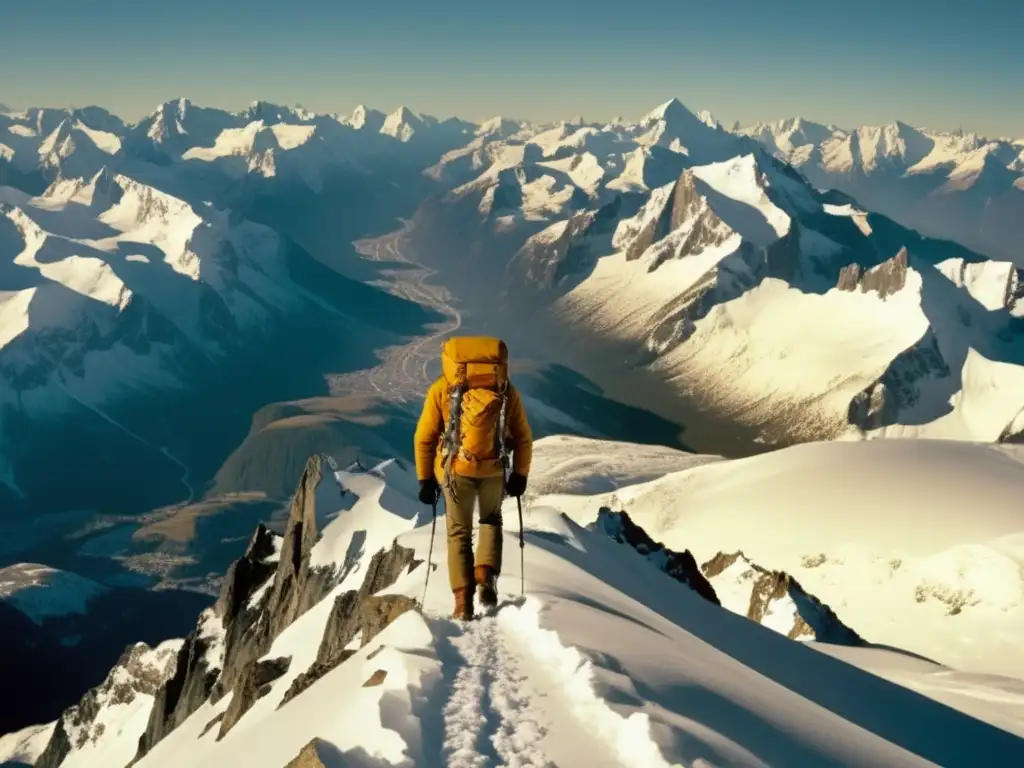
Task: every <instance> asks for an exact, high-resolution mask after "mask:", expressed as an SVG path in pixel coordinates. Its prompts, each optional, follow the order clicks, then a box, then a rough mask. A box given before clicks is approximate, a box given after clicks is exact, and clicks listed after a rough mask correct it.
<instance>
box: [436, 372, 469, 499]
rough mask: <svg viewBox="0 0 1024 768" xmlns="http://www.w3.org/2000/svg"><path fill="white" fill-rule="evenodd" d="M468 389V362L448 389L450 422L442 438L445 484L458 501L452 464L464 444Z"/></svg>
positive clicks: (452, 496)
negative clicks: (463, 430)
mask: <svg viewBox="0 0 1024 768" xmlns="http://www.w3.org/2000/svg"><path fill="white" fill-rule="evenodd" d="M465 390H466V364H465V363H462V364H460V365H459V367H458V381H457V383H456V384H455V385H454V386H452V387H451V388H450V389H449V391H448V423H447V424H446V425H445V430H444V435H443V436H442V438H441V451H442V454H441V455H442V456H444V484H445V488H446V489H447V490H448V493H449V494H451V498H452V501H457V497H456V493H455V480H454V475H455V473H454V472H452V464H453V462H454V461H455V457H456V456H457V455H458V453H459V449H460V447H461V445H462V395H463V393H464V392H465Z"/></svg>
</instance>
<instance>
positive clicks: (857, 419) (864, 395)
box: [847, 328, 952, 430]
mask: <svg viewBox="0 0 1024 768" xmlns="http://www.w3.org/2000/svg"><path fill="white" fill-rule="evenodd" d="M951 373H952V372H951V371H950V368H949V366H948V365H947V364H946V359H945V358H944V357H943V356H942V351H941V350H940V349H939V342H938V339H937V338H936V337H935V332H934V331H933V330H932V329H931V328H929V329H928V330H927V331H926V332H925V334H924V336H922V337H921V338H920V339H919V340H918V341H917V342H916V343H915V344H914V345H913V346H911V347H908V348H907V349H905V350H903V351H902V352H900V354H898V355H897V356H896V357H895V358H893V360H892V362H891V363H889V366H888V367H887V368H886V369H885V372H884V373H882V375H881V376H879V377H878V379H876V380H875V381H873V382H872V383H871V384H869V385H868V386H867V387H865V388H864V389H863V390H861V391H860V392H858V393H857V394H856V395H854V397H853V398H852V399H851V400H850V406H849V408H848V412H847V420H848V421H849V423H850V424H853V425H855V426H857V427H859V428H860V429H864V430H867V429H878V428H879V427H886V426H889V425H891V424H895V423H897V422H898V421H899V418H900V414H901V411H902V410H903V409H905V408H909V407H910V406H912V405H914V404H915V403H917V402H918V400H919V399H920V396H921V395H920V390H919V384H920V383H921V382H922V381H924V380H925V379H930V378H942V377H945V376H949V375H951Z"/></svg>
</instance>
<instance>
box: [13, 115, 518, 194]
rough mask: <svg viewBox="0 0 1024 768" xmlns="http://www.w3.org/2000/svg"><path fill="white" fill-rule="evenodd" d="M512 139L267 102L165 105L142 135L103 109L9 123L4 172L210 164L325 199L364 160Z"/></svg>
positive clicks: (459, 126) (404, 118)
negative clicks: (277, 180)
mask: <svg viewBox="0 0 1024 768" xmlns="http://www.w3.org/2000/svg"><path fill="white" fill-rule="evenodd" d="M510 129H511V128H510V126H509V123H508V121H502V120H500V119H498V120H497V122H496V123H495V122H493V121H492V122H491V123H485V124H484V125H483V126H481V127H479V128H478V126H476V125H475V124H472V123H468V122H466V121H462V120H457V119H455V118H449V119H445V120H440V119H438V118H435V117H431V116H429V115H422V114H417V113H415V112H413V111H412V110H410V109H408V108H407V107H399V108H398V109H396V110H395V111H394V112H392V113H391V114H389V115H385V114H383V113H380V112H377V111H376V110H367V109H366V108H365V107H358V108H357V109H356V110H355V111H354V112H353V114H352V115H350V116H347V117H344V116H340V115H332V114H316V113H313V112H310V111H308V110H305V109H302V108H291V107H285V106H280V105H275V104H270V103H267V102H260V101H257V102H254V103H253V104H251V105H250V106H249V107H247V108H246V109H244V110H242V111H240V112H228V111H225V110H221V109H216V108H212V107H202V106H199V105H196V104H194V103H193V102H191V101H190V100H188V99H184V98H182V99H175V100H172V101H168V102H166V103H164V104H161V105H159V106H158V107H157V108H156V109H155V110H154V111H153V112H152V113H151V114H150V115H148V116H146V117H145V118H143V119H142V120H140V121H139V122H138V123H137V124H135V125H125V124H124V123H123V122H122V121H121V120H120V119H118V118H117V117H115V116H113V115H111V114H110V113H108V112H106V111H105V110H102V109H100V108H97V107H89V108H86V109H83V110H57V109H45V110H40V109H32V110H28V111H26V112H20V113H13V112H12V113H2V114H0V148H2V153H0V162H6V163H9V164H10V165H11V167H12V168H14V169H15V170H17V171H18V172H19V173H21V174H26V175H27V176H26V178H37V179H44V178H45V179H47V180H50V181H52V180H54V179H56V178H88V177H89V176H91V175H93V174H94V173H96V172H97V171H98V170H99V169H100V168H102V167H103V166H105V165H106V166H110V165H114V166H116V167H118V168H119V169H125V170H126V172H129V173H130V172H131V169H132V166H133V164H134V163H137V162H138V161H142V162H145V163H157V164H164V163H168V162H171V163H183V162H184V163H187V162H189V161H205V162H214V163H217V164H218V166H220V167H221V169H222V170H224V171H225V173H227V174H228V175H229V176H231V177H234V178H240V177H242V176H244V175H246V174H248V173H253V174H256V175H260V176H264V177H270V176H281V175H283V176H285V177H287V178H291V179H298V180H301V181H302V182H304V183H306V184H307V185H308V186H310V187H311V188H313V189H315V190H319V188H320V185H321V184H322V182H323V180H324V178H325V174H326V173H327V172H329V171H330V170H331V169H332V168H337V167H347V168H358V167H359V158H360V157H364V156H367V155H373V154H377V153H414V154H415V155H417V156H418V154H419V153H422V152H428V153H435V152H436V153H437V154H436V155H435V158H436V156H439V155H441V154H443V153H444V152H446V151H448V150H450V149H454V148H456V147H458V146H461V145H463V144H465V143H467V142H469V141H470V140H471V139H472V138H473V136H474V134H475V133H476V132H477V131H478V130H479V131H482V132H483V133H495V132H498V133H500V132H502V131H507V130H510ZM435 158H431V159H430V161H429V162H433V160H434V159H435ZM429 162H428V163H426V164H429Z"/></svg>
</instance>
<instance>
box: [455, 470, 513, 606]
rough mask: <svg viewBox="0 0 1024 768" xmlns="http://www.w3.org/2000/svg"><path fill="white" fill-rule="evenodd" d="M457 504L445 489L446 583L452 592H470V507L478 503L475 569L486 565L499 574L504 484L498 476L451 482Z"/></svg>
mask: <svg viewBox="0 0 1024 768" xmlns="http://www.w3.org/2000/svg"><path fill="white" fill-rule="evenodd" d="M454 485H455V495H456V497H457V500H454V501H453V500H452V498H451V494H450V493H449V491H448V489H447V488H445V492H444V496H445V498H444V505H445V519H446V521H447V525H448V579H449V581H450V582H451V585H452V590H456V589H462V588H464V587H470V588H472V587H473V585H474V580H473V566H474V561H473V507H474V505H475V503H476V502H477V500H479V502H480V536H479V538H478V540H477V547H476V562H475V565H489V566H491V568H493V569H494V572H495V573H496V574H497V573H501V502H502V499H503V498H504V495H505V483H504V481H503V479H502V476H501V475H496V476H494V477H464V476H462V475H457V476H456V477H455V481H454Z"/></svg>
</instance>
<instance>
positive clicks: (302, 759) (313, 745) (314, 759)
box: [284, 739, 327, 768]
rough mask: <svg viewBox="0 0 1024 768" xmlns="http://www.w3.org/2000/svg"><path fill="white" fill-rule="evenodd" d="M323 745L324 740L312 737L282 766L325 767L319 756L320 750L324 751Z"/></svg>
mask: <svg viewBox="0 0 1024 768" xmlns="http://www.w3.org/2000/svg"><path fill="white" fill-rule="evenodd" d="M324 747H325V745H324V742H322V741H321V740H320V739H313V740H312V741H311V742H309V743H308V744H307V745H306V746H304V747H303V748H302V750H301V751H300V752H299V754H298V755H297V756H296V757H295V759H294V760H292V761H291V762H290V763H288V765H286V766H285V767H284V768H327V765H326V764H325V763H324V761H323V758H322V757H321V756H320V755H321V752H323V751H324Z"/></svg>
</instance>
